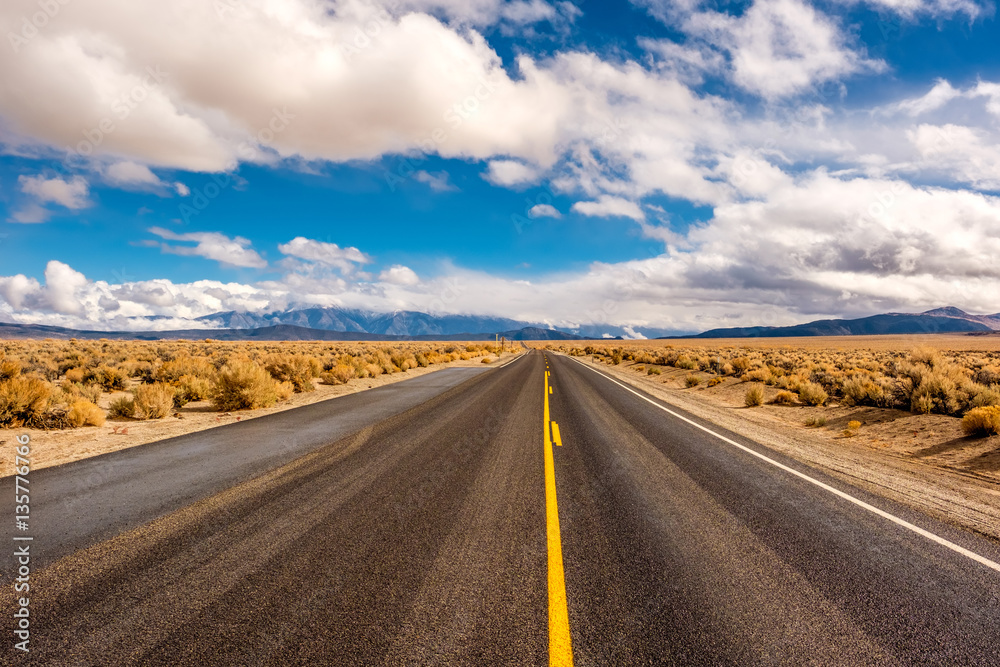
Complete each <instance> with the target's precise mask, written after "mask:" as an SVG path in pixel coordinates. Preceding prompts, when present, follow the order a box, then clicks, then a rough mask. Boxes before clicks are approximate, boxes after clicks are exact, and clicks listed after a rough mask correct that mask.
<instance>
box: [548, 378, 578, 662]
mask: <svg viewBox="0 0 1000 667" xmlns="http://www.w3.org/2000/svg"><path fill="white" fill-rule="evenodd" d="M543 397H544V400H545V415H544V421H543V423H542V424H543V428H542V431H543V432H544V433H545V526H546V536H547V541H548V550H549V665H550V666H558V667H564V666H565V667H572V665H573V645H572V641H571V639H570V633H569V611H568V609H567V607H566V578H565V575H564V573H563V557H562V537H561V536H560V533H559V506H558V504H557V503H556V470H555V468H556V466H555V460H554V459H553V457H552V438H550V437H549V422H550V421H551V420H550V419H549V372H548V371H545V392H544V394H543ZM552 427H553V429H554V433H555V437H556V443H557V444H559V445H561V444H562V443H561V441H560V440H559V427H558V426H557V425H556V424H555V422H553V423H552Z"/></svg>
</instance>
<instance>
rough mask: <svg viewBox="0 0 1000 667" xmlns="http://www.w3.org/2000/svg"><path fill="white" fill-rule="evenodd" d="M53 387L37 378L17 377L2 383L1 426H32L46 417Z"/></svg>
mask: <svg viewBox="0 0 1000 667" xmlns="http://www.w3.org/2000/svg"><path fill="white" fill-rule="evenodd" d="M50 396H52V385H50V384H49V383H48V382H46V381H45V380H42V379H40V378H36V377H30V376H22V375H17V376H14V377H12V378H10V379H8V380H5V381H3V382H0V426H4V427H17V426H24V425H30V424H32V423H33V422H35V421H37V420H38V419H40V418H41V417H43V416H44V414H45V410H46V408H48V405H49V397H50Z"/></svg>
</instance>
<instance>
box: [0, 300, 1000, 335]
mask: <svg viewBox="0 0 1000 667" xmlns="http://www.w3.org/2000/svg"><path fill="white" fill-rule="evenodd" d="M198 320H199V322H202V323H204V324H205V326H206V328H200V327H199V328H192V329H182V330H172V331H96V330H95V331H90V330H79V329H68V328H63V327H54V326H46V325H35V324H19V323H9V322H0V338H8V339H11V338H61V339H67V338H81V339H98V338H108V339H112V340H126V339H133V340H164V339H182V340H201V339H206V338H207V339H213V340H226V341H237V340H328V341H358V340H372V341H395V340H399V341H406V340H425V341H426V340H456V341H459V340H469V341H472V340H493V339H494V338H495V337H497V336H502V337H504V338H506V339H507V340H583V339H608V338H620V337H621V333H626V334H627V335H628V336H629V337H634V334H635V333H641V334H644V335H648V333H647V332H649V333H652V332H654V331H659V332H662V331H664V330H663V329H646V328H637V329H636V330H633V329H630V328H629V327H615V326H612V325H588V326H583V327H574V328H572V329H553V328H551V327H548V326H546V325H538V324H533V323H530V322H521V321H518V320H512V319H507V318H501V317H480V316H475V315H444V316H436V315H429V314H427V313H420V312H415V311H396V312H393V313H375V312H368V311H362V310H349V309H342V308H305V309H300V310H289V311H284V312H276V313H270V314H266V315H259V314H254V313H237V312H225V313H216V314H213V315H208V316H205V317H200V318H198ZM612 332H614V333H617V334H619V335H617V336H612ZM992 332H997V333H998V334H1000V313H997V314H994V315H973V314H970V313H967V312H965V311H963V310H960V309H958V308H953V307H946V308H935V309H934V310H928V311H926V312H923V313H886V314H882V315H872V316H871V317H862V318H858V319H830V320H816V321H814V322H807V323H805V324H796V325H792V326H783V327H759V326H758V327H734V328H726V329H712V330H710V331H705V332H704V333H700V334H696V335H691V334H687V335H675V336H663V335H660V336H658V337H659V338H661V339H667V338H671V339H679V338H781V337H790V336H872V335H881V334H897V335H898V334H920V333H924V334H926V333H968V334H988V333H992ZM650 337H654V336H650Z"/></svg>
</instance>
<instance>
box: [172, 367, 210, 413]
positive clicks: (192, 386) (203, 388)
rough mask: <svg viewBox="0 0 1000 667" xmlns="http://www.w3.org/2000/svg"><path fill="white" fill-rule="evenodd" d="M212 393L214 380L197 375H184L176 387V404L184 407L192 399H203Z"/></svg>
mask: <svg viewBox="0 0 1000 667" xmlns="http://www.w3.org/2000/svg"><path fill="white" fill-rule="evenodd" d="M211 393H212V382H211V381H210V380H208V379H207V378H203V377H198V376H196V375H183V376H181V378H180V380H178V382H177V386H176V387H174V406H175V407H178V408H180V407H183V406H184V405H186V404H187V403H189V402H190V401H203V400H205V399H206V398H208V397H209V395H210V394H211Z"/></svg>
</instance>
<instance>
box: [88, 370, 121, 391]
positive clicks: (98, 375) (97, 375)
mask: <svg viewBox="0 0 1000 667" xmlns="http://www.w3.org/2000/svg"><path fill="white" fill-rule="evenodd" d="M83 381H84V382H86V383H93V384H96V385H99V386H100V387H101V388H102V389H104V391H120V390H122V389H124V388H125V385H126V383H127V382H128V376H126V375H125V373H124V372H123V371H122V370H121V369H119V368H114V367H112V366H107V365H103V364H102V365H101V366H98V367H97V368H92V369H90V370H89V371H86V372H85V373H84V377H83Z"/></svg>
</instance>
